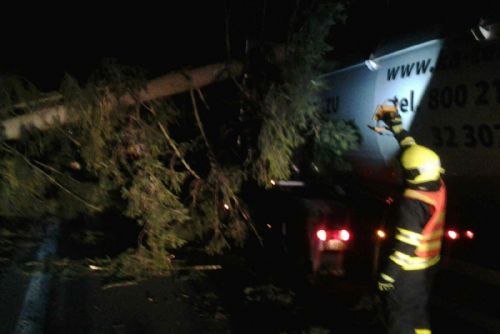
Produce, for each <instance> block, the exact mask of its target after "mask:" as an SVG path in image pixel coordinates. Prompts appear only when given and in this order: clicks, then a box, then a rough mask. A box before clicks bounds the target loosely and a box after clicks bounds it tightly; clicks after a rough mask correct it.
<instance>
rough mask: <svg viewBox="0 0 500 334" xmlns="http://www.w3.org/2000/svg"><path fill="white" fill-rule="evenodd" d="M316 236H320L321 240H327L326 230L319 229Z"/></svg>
mask: <svg viewBox="0 0 500 334" xmlns="http://www.w3.org/2000/svg"><path fill="white" fill-rule="evenodd" d="M316 236H317V237H318V239H319V240H321V241H325V240H326V231H325V230H318V231H317V232H316Z"/></svg>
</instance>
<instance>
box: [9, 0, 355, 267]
mask: <svg viewBox="0 0 500 334" xmlns="http://www.w3.org/2000/svg"><path fill="white" fill-rule="evenodd" d="M326 6H327V7H326V8H325V7H314V8H312V9H314V10H313V11H310V12H307V13H306V14H305V15H304V17H303V18H302V20H298V21H297V22H300V24H298V25H297V27H298V29H297V30H296V31H297V33H296V34H294V35H293V38H290V39H289V40H287V41H286V45H285V49H284V50H285V51H284V52H283V57H282V58H281V59H280V61H277V57H276V54H275V52H273V51H272V50H266V49H264V50H263V51H262V52H256V53H255V54H253V55H252V56H251V57H250V58H249V59H247V60H246V61H245V62H233V63H230V64H215V65H210V66H206V67H202V68H197V69H193V70H190V71H179V72H175V73H172V74H168V75H166V76H164V77H161V78H159V79H156V80H153V81H150V82H148V81H146V80H145V79H144V77H143V76H141V75H140V72H138V71H136V70H135V69H131V68H129V67H117V66H108V67H105V68H104V69H102V70H101V71H100V72H99V75H98V76H95V77H93V78H92V79H91V80H89V81H88V82H87V84H86V85H85V86H83V87H82V86H81V85H80V84H79V83H78V82H77V81H76V80H74V79H73V78H71V77H67V78H66V79H65V80H64V82H63V83H62V84H61V89H60V91H59V92H58V93H57V94H56V95H54V96H52V97H49V98H45V99H42V100H40V99H27V98H20V97H22V96H25V95H26V94H23V93H19V92H15V94H10V95H8V97H7V98H6V99H5V100H6V101H7V102H10V103H4V101H0V102H2V107H3V108H2V113H1V114H2V115H1V117H2V119H4V120H3V122H2V124H3V127H4V138H5V139H6V140H4V141H2V142H1V143H0V154H1V158H2V159H1V160H0V216H2V217H4V218H6V219H17V218H19V217H21V218H25V219H32V220H41V219H42V218H44V217H47V216H52V217H58V218H60V219H61V220H63V221H71V220H73V219H75V218H77V217H81V216H85V217H98V219H99V221H101V223H102V224H105V223H106V219H113V220H118V221H121V220H123V222H126V221H132V222H134V223H136V224H137V226H138V230H137V232H136V233H135V238H136V245H135V246H134V245H130V246H134V247H130V248H129V250H128V251H126V252H123V253H122V254H121V255H120V256H118V257H116V258H115V259H114V260H113V261H112V262H111V263H108V262H106V264H107V266H106V267H110V268H113V269H114V270H115V269H116V270H118V271H119V272H122V273H126V274H127V275H140V274H144V273H146V274H148V275H152V274H164V273H167V272H170V270H171V269H172V266H173V264H174V259H175V254H176V252H177V251H178V250H179V249H181V248H182V247H183V246H185V245H192V246H193V247H197V248H200V249H203V250H205V251H206V252H208V253H209V254H214V253H221V252H223V251H225V250H227V249H229V248H231V247H233V246H238V245H240V246H241V245H242V244H243V242H244V240H245V238H246V237H247V235H248V232H249V231H254V233H255V234H257V232H256V231H255V229H254V226H253V224H252V221H251V217H250V216H249V214H248V211H247V207H246V205H245V203H244V201H243V200H242V199H241V196H240V193H241V188H242V185H243V183H244V182H254V183H258V184H260V185H261V186H264V187H269V186H271V181H272V180H279V179H287V178H289V176H290V175H291V166H292V162H293V159H294V155H295V152H296V150H297V149H298V148H299V147H300V146H301V145H303V144H304V143H305V142H306V140H307V139H308V138H309V139H312V140H314V139H317V147H318V148H320V149H321V148H323V150H322V151H321V150H319V151H321V152H325V150H324V148H325V147H326V148H327V150H326V151H328V152H330V153H329V154H331V155H333V157H334V158H335V159H336V158H340V157H341V155H342V154H343V153H344V152H346V151H348V150H350V149H352V148H353V147H355V145H356V144H357V142H358V140H359V138H358V136H357V134H356V131H355V129H353V128H352V127H349V126H348V125H346V124H344V123H334V122H332V121H330V120H328V119H325V118H324V116H323V115H322V114H321V108H322V104H321V101H320V93H321V91H322V90H323V89H324V88H325V86H324V84H323V83H322V82H321V75H320V74H321V71H322V64H323V56H324V55H325V53H326V52H327V51H328V50H329V45H328V44H327V43H326V42H325V37H326V36H327V34H328V32H329V29H330V27H331V25H332V24H334V23H335V22H336V21H335V20H337V19H339V18H341V17H342V15H343V7H342V6H340V5H339V4H338V3H336V2H334V3H329V4H327V5H326ZM256 58H258V59H256ZM243 71H244V72H245V74H246V75H245V76H242V75H241V74H242V73H243ZM225 78H232V79H233V80H225V81H224V80H221V79H225ZM215 82H218V84H213V83H215ZM103 87H105V88H103ZM203 87H204V89H203V91H202V88H203ZM8 93H12V91H8ZM35 95H36V94H35ZM19 109H21V110H22V112H24V113H25V114H22V115H18V116H17V117H15V118H10V115H11V114H12V113H13V112H18V110H19ZM29 111H34V112H33V113H29ZM26 112H28V113H26ZM332 148H333V149H332ZM335 159H333V160H332V159H329V160H330V161H335ZM108 212H112V215H111V216H110V215H108V216H105V214H106V213H108ZM124 224H125V223H124ZM95 238H96V237H95V236H93V235H87V236H86V239H88V240H94V239H95ZM93 263H94V264H95V265H98V266H101V265H103V263H99V262H93Z"/></svg>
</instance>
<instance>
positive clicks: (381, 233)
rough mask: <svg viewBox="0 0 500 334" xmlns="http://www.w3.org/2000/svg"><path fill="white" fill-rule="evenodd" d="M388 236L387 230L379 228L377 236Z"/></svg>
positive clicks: (380, 237) (381, 237)
mask: <svg viewBox="0 0 500 334" xmlns="http://www.w3.org/2000/svg"><path fill="white" fill-rule="evenodd" d="M386 236H387V235H386V233H385V231H384V230H377V237H378V238H379V239H385V237H386Z"/></svg>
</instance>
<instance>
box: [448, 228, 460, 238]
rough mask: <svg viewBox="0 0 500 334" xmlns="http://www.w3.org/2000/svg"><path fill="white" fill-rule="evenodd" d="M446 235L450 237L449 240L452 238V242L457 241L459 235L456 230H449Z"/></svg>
mask: <svg viewBox="0 0 500 334" xmlns="http://www.w3.org/2000/svg"><path fill="white" fill-rule="evenodd" d="M446 235H447V236H448V238H450V239H451V240H456V239H458V233H457V232H456V231H454V230H448V231H447V232H446Z"/></svg>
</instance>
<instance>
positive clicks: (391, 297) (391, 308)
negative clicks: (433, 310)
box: [383, 266, 437, 334]
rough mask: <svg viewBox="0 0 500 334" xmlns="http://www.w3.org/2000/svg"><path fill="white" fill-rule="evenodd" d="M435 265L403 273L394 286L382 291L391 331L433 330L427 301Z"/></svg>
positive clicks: (394, 333) (406, 333)
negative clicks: (384, 291)
mask: <svg viewBox="0 0 500 334" xmlns="http://www.w3.org/2000/svg"><path fill="white" fill-rule="evenodd" d="M436 267H437V266H432V267H430V268H427V269H424V270H416V271H404V272H402V273H400V275H398V278H397V280H396V282H395V288H394V289H393V290H389V291H388V292H386V293H384V294H383V298H384V302H385V303H384V304H385V307H386V315H387V319H386V320H387V327H388V333H389V334H410V333H411V334H414V333H415V329H428V330H430V319H429V312H428V304H429V295H430V292H431V288H432V283H433V280H434V275H435V272H436V270H437V268H436Z"/></svg>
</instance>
